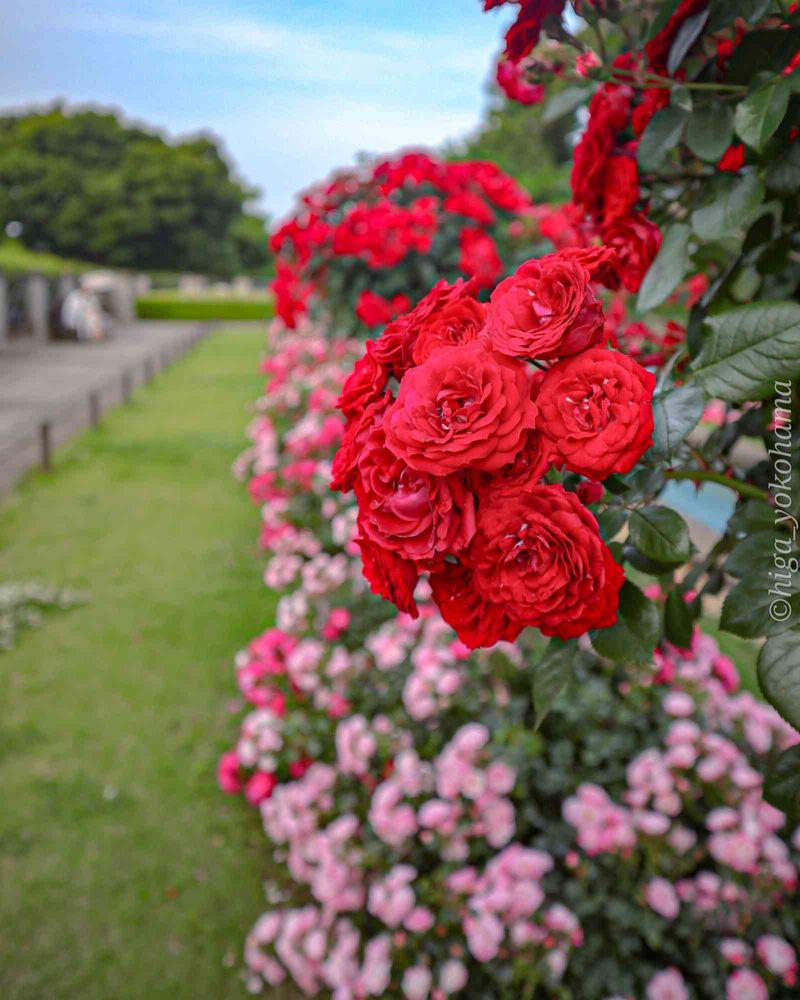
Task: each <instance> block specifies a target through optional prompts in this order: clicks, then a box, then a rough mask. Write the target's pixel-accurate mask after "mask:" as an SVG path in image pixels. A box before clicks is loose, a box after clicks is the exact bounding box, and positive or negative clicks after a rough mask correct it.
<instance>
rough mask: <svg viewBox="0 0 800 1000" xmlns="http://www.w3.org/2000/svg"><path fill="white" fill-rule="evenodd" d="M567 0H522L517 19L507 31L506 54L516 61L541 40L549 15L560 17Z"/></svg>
mask: <svg viewBox="0 0 800 1000" xmlns="http://www.w3.org/2000/svg"><path fill="white" fill-rule="evenodd" d="M565 2H566V0H522V3H521V4H520V9H519V14H518V15H517V19H516V21H515V22H514V23H513V24H512V25H511V27H510V28H509V29H508V31H507V32H506V55H507V56H508V58H509V59H513V60H514V61H515V62H517V61H519V60H520V59H522V58H523V56H526V55H528V53H529V52H530V51H531V49H532V48H533V47H534V45H536V43H537V42H538V41H539V35H541V33H542V28H543V27H544V22H545V20H546V19H547V18H548V17H553V18H560V17H561V15H562V13H563V12H564V4H565Z"/></svg>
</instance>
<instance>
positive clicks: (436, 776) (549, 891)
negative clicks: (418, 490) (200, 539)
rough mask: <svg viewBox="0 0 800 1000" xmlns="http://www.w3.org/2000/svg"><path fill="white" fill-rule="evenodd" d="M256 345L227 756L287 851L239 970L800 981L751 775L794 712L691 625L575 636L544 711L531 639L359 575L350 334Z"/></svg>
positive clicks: (225, 774) (233, 783) (791, 835)
mask: <svg viewBox="0 0 800 1000" xmlns="http://www.w3.org/2000/svg"><path fill="white" fill-rule="evenodd" d="M271 345H272V349H271V351H270V354H269V356H268V358H267V361H266V362H265V365H264V368H265V372H266V374H267V376H268V383H267V387H266V390H265V395H264V396H263V397H262V399H261V400H260V401H259V407H258V408H259V416H258V417H257V418H256V420H255V421H254V422H253V424H252V425H251V428H250V435H251V438H252V447H251V449H250V450H249V451H248V452H247V453H246V454H245V455H244V456H242V459H241V460H240V462H239V463H238V467H237V471H238V472H239V474H240V475H241V476H243V477H248V478H249V490H250V493H251V496H252V497H253V499H254V500H255V501H256V502H257V503H258V504H259V505H260V506H261V511H262V527H261V545H262V547H263V548H264V549H265V551H266V552H268V554H269V557H270V558H269V562H268V564H267V567H266V570H265V582H266V583H267V585H268V586H270V587H273V588H277V589H280V590H281V591H283V593H284V596H283V597H282V598H281V601H280V604H279V607H278V612H277V618H276V625H275V627H274V628H271V629H269V630H267V632H265V633H264V634H263V635H261V636H259V637H257V638H256V639H254V640H253V642H252V643H251V644H250V646H249V647H248V648H247V649H246V650H243V651H242V652H241V653H240V654H239V656H238V657H237V662H236V673H237V681H238V684H239V687H240V690H241V691H242V694H243V695H244V697H245V698H246V699H247V700H248V702H250V703H251V704H252V706H253V708H252V711H250V713H249V714H248V715H247V716H246V717H245V719H244V720H243V723H242V731H241V734H240V739H239V741H238V742H237V744H236V746H235V748H234V749H233V750H232V751H231V752H230V753H228V754H226V755H225V756H224V757H223V759H222V761H221V764H220V780H221V783H222V785H223V787H224V788H225V789H226V790H227V791H230V792H242V793H243V794H244V795H245V796H246V797H247V799H248V800H249V801H250V802H251V803H252V804H253V805H255V806H258V808H260V810H261V813H262V817H263V821H264V826H265V831H266V833H267V836H268V839H269V841H270V844H271V849H272V852H273V856H274V858H275V860H276V861H277V862H278V863H279V864H280V865H281V866H282V868H283V869H284V871H285V879H283V880H281V882H280V884H275V885H272V886H270V887H269V890H268V901H269V903H270V909H269V910H268V911H267V912H266V913H265V914H264V915H263V917H261V918H260V920H259V921H258V923H257V924H256V926H255V927H254V929H253V931H252V932H251V934H250V935H249V937H248V940H247V944H246V962H247V967H248V985H249V987H250V988H251V989H252V990H253V991H254V992H257V991H258V990H260V989H261V988H262V987H263V985H264V984H268V985H275V984H277V983H279V982H282V981H284V980H286V979H289V980H292V981H294V983H296V985H297V987H298V988H299V989H300V991H301V992H303V993H304V994H306V995H309V996H316V995H320V996H332V997H334V998H336V1000H346V998H353V1000H355V998H361V997H366V996H385V997H393V996H396V997H407V998H411V1000H414V998H426V997H432V998H435V1000H441V998H442V997H445V996H450V995H457V994H461V995H464V996H469V997H476V998H483V997H485V998H487V1000H488V998H490V997H491V998H498V997H512V996H514V997H516V996H518V995H522V996H528V997H537V996H542V997H544V996H563V997H569V996H580V997H581V998H586V1000H593V998H598V1000H602V998H604V997H611V996H630V997H636V998H639V997H645V996H646V997H647V998H648V1000H667V998H672V997H690V996H692V997H695V996H696V997H709V998H711V997H714V998H717V997H722V996H724V995H727V996H728V997H730V998H732V1000H736V998H739V1000H744V998H746V997H747V998H749V997H766V996H772V997H789V996H791V995H793V994H794V992H795V990H794V983H795V976H796V956H795V952H794V948H793V946H792V944H791V942H796V941H797V940H798V919H800V910H799V908H798V904H797V900H796V887H797V865H798V863H800V834H799V833H798V831H796V830H794V829H793V828H792V827H791V826H790V825H789V824H788V823H787V821H786V818H785V816H783V815H782V814H781V813H780V812H779V811H778V810H776V809H774V808H773V807H772V806H770V805H768V804H767V803H766V802H765V801H764V800H763V798H762V794H761V791H762V778H761V774H760V770H761V767H762V766H763V762H764V760H765V759H768V758H769V757H771V756H774V755H775V754H777V753H779V752H780V751H781V750H782V749H784V748H785V747H787V746H789V745H791V744H793V743H795V742H796V741H797V734H796V733H795V732H794V731H793V730H791V729H790V727H788V726H787V725H786V724H785V723H783V722H782V721H781V719H780V718H779V717H778V716H777V714H776V713H775V712H774V711H773V710H772V709H771V708H769V707H767V706H765V705H763V704H761V703H760V702H758V701H757V700H756V699H754V698H753V697H752V695H750V694H747V693H737V691H736V688H737V679H736V672H735V668H734V666H733V664H732V663H731V662H730V660H728V659H727V658H726V657H724V656H722V655H720V653H719V650H718V648H717V647H716V644H715V643H714V642H713V640H711V639H710V638H709V637H708V636H705V635H703V634H702V633H701V632H700V631H699V630H697V629H695V630H694V633H693V636H692V639H691V644H690V648H687V649H683V650H681V649H678V648H676V647H674V646H672V645H669V644H664V645H663V646H662V647H661V650H660V651H659V652H657V653H656V655H655V659H654V661H653V662H652V663H651V664H650V665H649V666H647V667H645V668H639V669H633V668H630V667H623V666H621V665H615V664H612V663H610V662H608V661H604V662H603V666H602V669H597V667H596V665H594V661H593V660H590V659H589V658H588V656H586V655H585V654H584V652H583V651H582V650H579V651H578V652H577V655H576V656H575V657H574V661H575V662H574V663H573V669H574V676H573V681H572V683H571V685H570V687H569V689H568V696H565V697H562V698H561V699H559V700H558V701H556V702H555V705H554V706H553V708H552V710H551V711H550V712H549V714H547V715H546V717H544V719H543V721H542V720H541V716H542V715H543V710H546V708H547V705H546V704H545V703H544V701H541V700H540V701H539V703H538V704H537V700H539V699H544V698H546V695H547V692H546V689H543V688H542V687H541V685H539V684H537V685H536V686H535V687H534V691H533V697H531V679H530V673H529V669H528V664H529V663H530V662H531V661H532V660H533V658H535V657H536V656H537V655H538V652H539V650H540V647H541V640H540V639H539V638H538V637H537V636H536V634H535V633H524V634H523V636H522V637H521V638H520V639H519V640H518V641H517V642H516V643H515V644H514V645H511V644H509V643H506V642H499V643H498V644H496V645H495V646H494V647H492V648H491V649H487V650H480V651H477V652H471V651H470V650H469V649H468V648H467V647H466V646H465V645H464V644H462V643H461V642H460V641H459V640H458V639H457V638H456V636H455V634H454V633H453V632H452V631H451V630H450V628H449V627H448V626H447V625H446V624H445V623H444V622H443V621H442V620H441V619H440V617H439V616H438V614H437V612H436V609H435V607H434V606H433V604H432V603H431V600H430V590H429V587H428V586H427V584H425V583H424V582H423V583H420V584H418V586H417V590H416V601H417V604H418V607H419V617H418V618H417V619H412V618H411V617H410V616H408V615H405V614H401V615H399V616H397V617H394V616H390V612H391V610H392V609H391V607H390V606H389V605H387V604H386V603H385V602H382V601H380V600H379V599H378V598H376V597H375V596H374V595H372V594H371V593H370V592H369V589H368V587H367V586H366V584H365V582H364V580H363V577H362V572H361V565H360V558H359V553H358V548H357V546H356V545H355V544H354V541H353V539H354V534H355V525H356V516H357V515H356V508H355V505H354V504H353V503H352V502H351V501H350V500H349V499H348V498H347V497H343V496H335V495H333V494H331V493H330V492H329V489H328V483H329V480H330V474H331V460H332V458H333V455H334V454H335V452H336V450H337V449H338V447H339V446H340V444H341V440H342V434H343V425H342V422H341V420H340V418H339V417H338V416H337V414H336V413H335V411H334V406H335V401H336V399H337V397H338V396H339V394H340V393H341V390H342V386H343V384H344V381H345V378H346V376H347V374H348V372H349V371H350V369H351V367H352V365H353V362H354V360H355V358H356V357H357V356H358V355H360V353H361V351H362V347H361V345H360V344H359V343H358V342H356V341H352V340H346V339H342V338H336V337H330V336H328V335H327V331H326V332H325V335H323V332H322V331H319V330H315V329H312V328H308V327H305V328H304V329H303V330H302V331H301V332H300V333H298V334H292V333H290V332H288V331H287V330H286V329H285V328H283V327H281V326H280V325H278V324H275V325H274V326H273V328H272V331H271ZM278 345H279V347H278ZM648 595H649V597H650V599H651V600H652V601H655V602H657V601H658V600H659V599H660V597H659V594H658V592H657V587H655V586H653V587H652V588H651V589H650V590H649V591H648ZM526 636H530V638H527V637H526ZM537 723H540V724H539V727H538V729H537Z"/></svg>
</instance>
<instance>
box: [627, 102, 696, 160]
mask: <svg viewBox="0 0 800 1000" xmlns="http://www.w3.org/2000/svg"><path fill="white" fill-rule="evenodd" d="M688 117H689V114H688V112H686V111H684V110H683V108H678V107H675V106H674V105H672V104H670V105H669V106H668V107H666V108H661V110H660V111H657V112H656V113H655V114H654V115H653V117H652V118H651V119H650V122H649V124H648V126H647V128H646V129H645V130H644V133H643V134H642V138H641V139H640V140H639V148H638V150H637V153H636V155H637V158H638V160H639V166H640V167H641V168H642V170H645V171H651V170H658V168H659V167H660V166H661V165H662V164H663V162H664V160H665V159H666V157H667V153H669V151H670V150H671V149H674V148H675V146H677V145H678V143H679V142H680V139H681V136H682V135H683V129H684V126H685V125H686V121H687V119H688Z"/></svg>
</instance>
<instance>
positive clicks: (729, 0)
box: [706, 0, 772, 34]
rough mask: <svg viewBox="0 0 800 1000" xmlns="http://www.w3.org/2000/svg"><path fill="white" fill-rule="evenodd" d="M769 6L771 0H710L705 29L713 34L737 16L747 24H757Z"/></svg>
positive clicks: (731, 22)
mask: <svg viewBox="0 0 800 1000" xmlns="http://www.w3.org/2000/svg"><path fill="white" fill-rule="evenodd" d="M771 6H772V0H711V6H710V8H709V16H708V25H707V26H706V31H707V33H708V34H713V33H714V32H715V31H720V30H721V29H722V28H727V27H728V25H729V24H733V22H734V21H735V20H736V19H737V18H738V17H743V18H744V19H745V21H747V22H748V24H757V23H758V22H759V21H760V20H761V18H762V17H763V16H764V15H765V14H766V13H767V11H768V10H769V9H770V7H771Z"/></svg>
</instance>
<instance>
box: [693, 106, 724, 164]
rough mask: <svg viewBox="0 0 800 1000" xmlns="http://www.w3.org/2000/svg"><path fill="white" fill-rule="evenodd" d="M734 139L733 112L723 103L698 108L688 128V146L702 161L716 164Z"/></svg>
mask: <svg viewBox="0 0 800 1000" xmlns="http://www.w3.org/2000/svg"><path fill="white" fill-rule="evenodd" d="M732 138H733V112H732V111H731V109H730V108H729V107H728V105H727V104H724V103H723V102H722V101H714V102H713V103H712V104H707V105H706V106H705V107H702V108H697V109H695V110H694V111H693V112H692V116H691V118H690V119H689V122H688V124H687V126H686V144H687V146H688V147H689V149H691V151H692V152H693V153H694V155H695V156H699V157H700V159H701V160H706V161H708V162H709V163H716V162H717V160H719V158H720V157H721V156H722V154H723V153H724V152H725V150H726V149H727V148H728V146H730V144H731V139H732Z"/></svg>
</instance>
